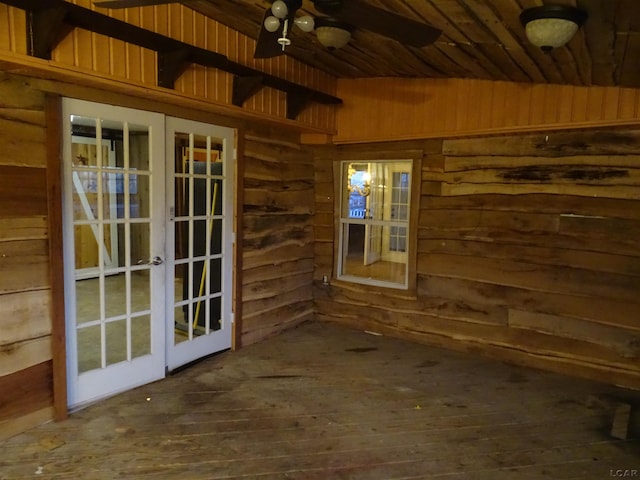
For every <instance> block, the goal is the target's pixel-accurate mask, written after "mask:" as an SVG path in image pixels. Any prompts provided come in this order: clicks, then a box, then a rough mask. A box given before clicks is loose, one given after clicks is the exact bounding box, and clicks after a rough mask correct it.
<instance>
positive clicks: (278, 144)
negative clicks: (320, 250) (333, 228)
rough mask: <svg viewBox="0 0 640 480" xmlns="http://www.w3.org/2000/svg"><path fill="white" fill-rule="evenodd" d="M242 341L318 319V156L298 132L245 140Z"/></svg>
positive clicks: (258, 134)
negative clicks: (315, 297)
mask: <svg viewBox="0 0 640 480" xmlns="http://www.w3.org/2000/svg"><path fill="white" fill-rule="evenodd" d="M243 145H244V147H243V161H244V164H243V170H244V180H243V197H244V201H243V218H242V222H243V233H242V252H243V255H242V265H243V271H242V278H243V284H242V337H241V342H242V344H248V343H253V342H255V341H257V340H260V339H262V338H264V337H266V336H269V335H273V334H274V333H276V332H278V331H281V330H283V329H284V328H288V327H291V326H294V325H296V324H298V323H300V322H302V321H305V320H309V319H311V318H312V317H313V291H312V275H313V255H314V253H313V248H314V242H313V213H314V193H313V192H314V189H313V174H314V173H313V157H312V156H311V154H310V153H309V152H308V151H306V150H303V149H302V148H301V146H300V145H299V142H298V137H297V135H291V134H287V133H283V132H277V131H274V130H264V131H263V130H250V131H247V132H246V134H245V135H244V138H243Z"/></svg>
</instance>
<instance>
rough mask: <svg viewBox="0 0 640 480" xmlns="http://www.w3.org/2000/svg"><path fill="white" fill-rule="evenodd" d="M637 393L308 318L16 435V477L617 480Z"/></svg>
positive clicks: (630, 443) (633, 466)
mask: <svg viewBox="0 0 640 480" xmlns="http://www.w3.org/2000/svg"><path fill="white" fill-rule="evenodd" d="M625 396H628V397H631V398H633V399H634V401H637V399H638V392H626V391H622V390H619V389H615V388H613V387H607V386H603V385H600V384H596V383H591V382H587V381H583V380H578V379H573V378H568V377H563V376H560V375H555V374H551V373H544V372H539V371H535V370H529V369H526V368H520V367H514V366H509V365H505V364H503V363H500V362H495V361H492V360H488V359H483V358H478V357H476V356H473V355H468V354H461V353H456V352H449V351H445V350H441V349H437V348H430V347H425V346H423V345H418V344H413V343H408V342H405V341H402V340H397V339H391V338H386V337H382V336H375V335H371V334H368V333H365V332H360V331H354V330H350V329H347V328H344V327H341V326H336V325H332V324H323V323H307V324H304V325H302V326H300V327H298V328H296V329H294V330H291V331H288V332H285V333H283V334H281V335H279V336H277V337H274V338H271V339H269V340H266V341H264V342H262V343H259V344H255V345H252V346H249V347H246V348H244V349H242V350H240V351H238V352H225V353H222V354H219V355H217V356H215V357H211V358H209V359H206V360H204V361H202V362H200V363H198V364H195V365H193V366H191V367H190V368H188V369H185V370H183V371H181V372H179V373H176V374H174V375H172V376H170V377H168V378H167V379H165V380H162V381H159V382H156V383H153V384H151V385H147V386H144V387H141V388H138V389H136V390H133V391H130V392H127V393H124V394H121V395H118V396H115V397H112V398H110V399H107V400H104V401H102V402H100V403H98V404H95V405H92V406H90V407H87V408H86V409H84V410H81V411H78V412H76V413H74V414H73V415H71V417H70V419H69V420H67V421H65V422H62V423H50V424H47V425H43V426H41V427H38V428H36V429H34V430H32V431H29V432H27V433H24V434H21V435H18V436H16V437H13V438H11V439H9V440H7V441H5V442H3V443H2V444H0V479H2V480H10V479H11V480H12V479H24V478H29V479H31V478H46V479H81V480H90V479H163V480H165V479H180V480H193V479H240V478H243V479H253V478H256V479H305V480H307V479H384V480H390V479H418V478H426V479H428V478H438V479H478V480H485V479H486V480H495V479H509V480H513V479H525V480H534V479H535V480H539V479H546V478H550V479H609V478H615V477H620V476H622V474H624V473H626V474H627V475H626V476H627V477H631V476H632V474H633V472H634V471H635V472H636V473H635V475H633V476H636V477H640V473H638V471H639V470H640V441H638V440H637V439H636V440H618V439H614V438H612V437H611V436H610V434H609V432H610V429H611V424H612V420H613V412H614V409H615V402H614V400H615V399H616V398H623V397H625Z"/></svg>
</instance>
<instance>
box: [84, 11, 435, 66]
mask: <svg viewBox="0 0 640 480" xmlns="http://www.w3.org/2000/svg"><path fill="white" fill-rule="evenodd" d="M175 2H176V0H96V1H94V2H93V3H94V5H95V6H97V7H102V8H129V7H141V6H146V5H160V4H166V3H175ZM311 3H313V6H314V8H315V10H317V11H318V12H319V13H320V15H318V16H316V17H315V18H314V17H311V16H310V15H304V16H301V17H299V18H296V16H295V15H296V12H297V11H298V10H299V9H300V8H301V7H302V0H275V1H274V2H273V4H272V6H271V7H269V8H267V9H266V11H265V13H264V16H263V18H262V23H261V25H260V32H259V34H258V41H257V45H256V50H255V53H254V57H255V58H270V57H276V56H278V55H282V54H283V53H284V50H285V48H286V47H287V46H288V45H290V44H291V40H290V39H289V37H288V35H289V32H290V31H291V28H292V27H293V26H294V25H295V26H297V27H298V28H300V29H301V30H302V31H305V32H311V31H314V30H315V33H316V36H317V38H318V41H319V42H320V43H321V44H322V45H324V46H326V47H327V48H329V49H336V48H341V47H343V46H344V45H346V44H347V43H348V42H349V40H350V38H351V33H352V32H353V31H354V30H355V29H356V28H361V29H363V30H369V31H371V32H374V33H377V34H378V35H382V36H384V37H387V38H390V39H392V40H396V41H398V42H400V43H402V44H405V45H409V46H412V47H424V46H426V45H429V44H431V43H433V42H435V41H436V40H437V38H438V37H439V36H440V34H441V33H442V32H441V31H440V30H439V29H437V28H435V27H433V26H431V25H428V24H425V23H421V22H418V21H415V20H411V19H409V18H406V17H404V16H402V15H398V14H396V13H393V12H390V11H388V10H384V9H382V8H378V7H374V6H372V5H369V4H368V3H367V2H366V0H311Z"/></svg>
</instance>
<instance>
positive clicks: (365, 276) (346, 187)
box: [338, 160, 412, 288]
mask: <svg viewBox="0 0 640 480" xmlns="http://www.w3.org/2000/svg"><path fill="white" fill-rule="evenodd" d="M411 172H412V161H411V160H379V161H344V162H342V165H341V174H342V175H341V181H340V182H341V183H340V185H341V190H342V195H341V205H340V233H339V235H340V239H339V256H338V278H339V279H341V280H346V281H352V282H357V283H366V284H371V285H378V286H385V287H392V288H407V286H408V268H407V267H408V265H407V263H408V253H409V252H408V249H409V235H410V232H409V217H410V203H411V202H410V199H411Z"/></svg>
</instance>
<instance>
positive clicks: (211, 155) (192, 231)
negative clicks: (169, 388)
mask: <svg viewBox="0 0 640 480" xmlns="http://www.w3.org/2000/svg"><path fill="white" fill-rule="evenodd" d="M166 128H167V131H166V138H167V152H168V154H169V156H172V158H171V161H170V162H169V163H170V164H171V165H172V167H170V170H171V171H170V172H169V171H168V172H167V173H168V174H167V200H168V202H169V204H168V217H169V227H168V230H167V253H168V254H169V255H170V256H169V257H168V260H169V261H168V262H167V288H168V289H167V295H166V298H167V309H166V310H167V331H172V332H173V335H170V336H169V337H168V342H167V366H168V368H169V370H173V369H175V368H177V367H179V366H181V365H184V364H186V363H189V362H192V361H194V360H197V359H199V358H201V357H204V356H206V355H209V354H211V353H214V352H218V351H220V350H224V349H227V348H229V347H230V346H231V327H232V305H231V300H232V286H233V282H232V269H233V257H232V252H233V189H232V188H231V185H233V178H234V177H233V173H234V163H233V160H234V152H235V145H234V138H235V136H234V131H233V130H232V129H230V128H224V127H218V126H213V125H209V124H205V123H199V122H194V121H189V120H184V119H179V118H167V124H166ZM169 163H168V165H169ZM168 168H169V167H168Z"/></svg>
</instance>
